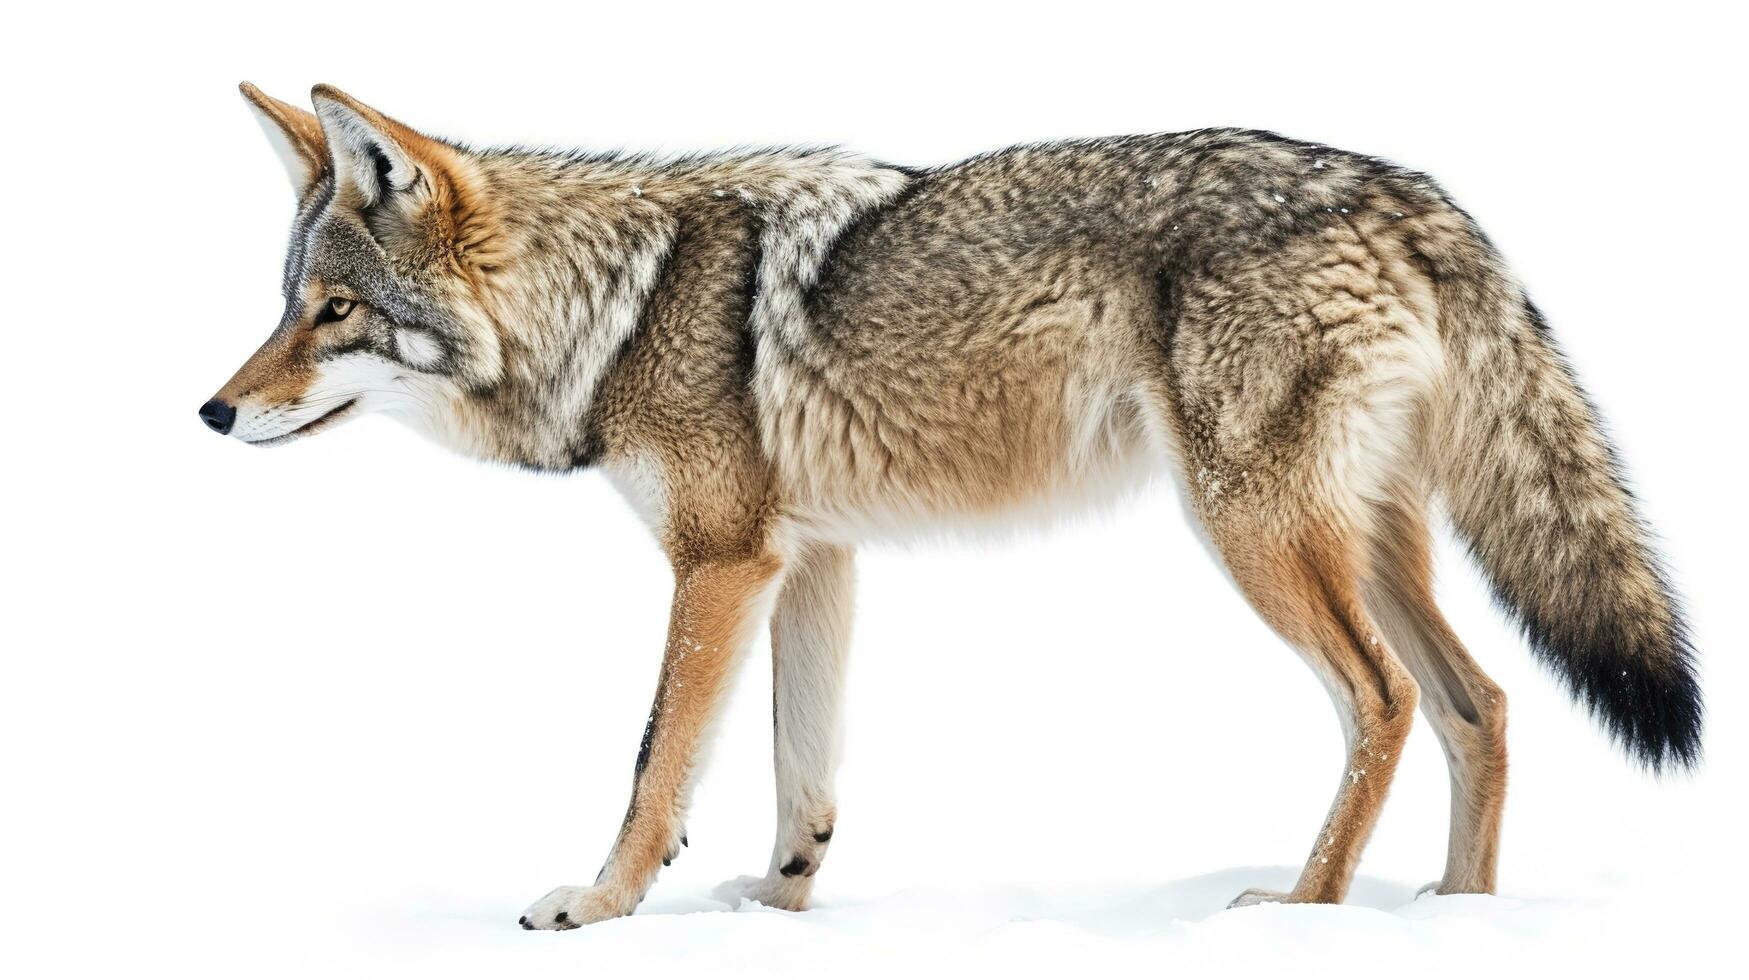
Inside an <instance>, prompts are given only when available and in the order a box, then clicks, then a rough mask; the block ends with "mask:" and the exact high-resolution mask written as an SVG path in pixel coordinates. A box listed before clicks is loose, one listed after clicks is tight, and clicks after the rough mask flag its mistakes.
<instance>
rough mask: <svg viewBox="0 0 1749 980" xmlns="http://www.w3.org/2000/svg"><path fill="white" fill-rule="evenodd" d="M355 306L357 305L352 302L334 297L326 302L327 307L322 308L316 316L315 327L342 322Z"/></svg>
mask: <svg viewBox="0 0 1749 980" xmlns="http://www.w3.org/2000/svg"><path fill="white" fill-rule="evenodd" d="M357 305H358V304H357V303H356V302H353V301H352V300H349V299H343V298H341V297H339V296H336V297H334V298H333V299H331V300H329V301H328V305H327V306H324V307H322V312H320V313H318V314H316V325H317V326H321V325H322V324H324V323H333V322H335V321H336V320H344V319H346V317H347V315H348V314H350V313H351V312H352V308H353V307H355V306H357Z"/></svg>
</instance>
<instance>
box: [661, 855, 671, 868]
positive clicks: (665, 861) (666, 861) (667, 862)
mask: <svg viewBox="0 0 1749 980" xmlns="http://www.w3.org/2000/svg"><path fill="white" fill-rule="evenodd" d="M673 863H674V859H673V858H666V857H665V858H663V859H662V867H664V868H666V867H668V866H669V865H670V864H673Z"/></svg>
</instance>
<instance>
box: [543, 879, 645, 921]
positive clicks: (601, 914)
mask: <svg viewBox="0 0 1749 980" xmlns="http://www.w3.org/2000/svg"><path fill="white" fill-rule="evenodd" d="M636 906H637V903H636V902H628V901H626V900H625V899H623V898H622V897H620V896H619V895H617V894H616V893H614V892H611V891H608V890H607V889H605V888H601V887H598V886H597V887H590V888H579V887H577V886H575V885H566V886H564V887H562V888H555V889H553V890H552V891H550V892H547V894H546V897H545V898H542V899H541V900H540V901H538V902H536V903H534V904H533V905H530V906H529V907H528V911H527V912H524V913H522V918H521V919H519V920H518V923H519V924H520V925H521V926H522V927H523V928H524V929H575V928H577V927H578V926H586V925H588V924H589V923H591V922H600V921H602V920H604V919H615V918H618V917H619V916H622V915H630V914H632V909H633V908H635V907H636Z"/></svg>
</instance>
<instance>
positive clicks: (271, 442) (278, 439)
mask: <svg viewBox="0 0 1749 980" xmlns="http://www.w3.org/2000/svg"><path fill="white" fill-rule="evenodd" d="M356 404H358V399H356V398H348V399H347V400H346V401H344V402H341V403H340V404H339V405H336V406H335V407H334V408H332V409H329V410H328V411H326V412H323V413H322V414H321V415H319V416H317V417H316V418H313V419H311V420H310V421H308V422H305V423H304V424H303V425H300V426H298V427H297V428H295V429H293V430H291V431H290V432H285V433H281V434H280V435H277V436H274V437H272V438H271V439H257V440H255V441H253V442H251V443H249V445H251V446H261V447H263V448H265V447H268V446H278V445H281V444H282V443H287V442H290V441H292V440H293V439H297V438H300V437H303V436H307V435H311V434H313V433H315V432H319V431H321V430H322V429H323V428H325V427H327V426H328V424H329V423H331V422H333V421H335V420H336V419H338V418H339V417H340V416H341V415H342V414H344V413H345V412H346V410H347V409H350V408H351V407H352V406H354V405H356Z"/></svg>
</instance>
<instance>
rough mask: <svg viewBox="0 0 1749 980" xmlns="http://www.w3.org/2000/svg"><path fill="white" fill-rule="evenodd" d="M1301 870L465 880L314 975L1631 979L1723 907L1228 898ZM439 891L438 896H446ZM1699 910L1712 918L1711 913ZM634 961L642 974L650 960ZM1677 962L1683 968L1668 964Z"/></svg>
mask: <svg viewBox="0 0 1749 980" xmlns="http://www.w3.org/2000/svg"><path fill="white" fill-rule="evenodd" d="M1294 873H1295V872H1294V871H1293V870H1292V869H1289V868H1285V867H1274V868H1234V869H1228V870H1223V871H1219V872H1214V873H1210V874H1204V875H1199V876H1196V877H1192V878H1186V879H1182V880H1178V881H1174V882H1168V883H1161V884H1153V885H1147V884H1135V883H1124V884H1114V883H1104V884H1099V885H1089V884H1079V885H1073V886H1061V885H1059V886H1051V885H1047V884H1045V883H1042V882H1035V883H1032V884H1013V883H1008V884H1000V883H987V884H981V885H977V886H958V887H944V886H923V885H919V886H914V887H910V888H905V889H902V890H898V891H894V892H890V893H884V894H871V893H863V892H855V891H852V892H848V893H837V894H834V895H832V897H829V898H828V899H826V900H825V901H823V902H822V903H821V905H820V907H819V908H817V909H815V910H812V911H810V912H807V913H800V914H798V913H792V912H782V911H776V910H772V909H767V908H765V907H763V906H760V905H757V904H755V903H752V902H744V903H743V904H742V905H741V907H739V908H738V909H730V908H729V907H728V906H726V905H723V904H721V903H718V902H715V901H712V900H710V899H706V898H699V897H693V896H685V897H663V898H656V897H653V898H652V899H651V900H650V901H648V902H647V903H646V907H645V908H644V909H643V910H641V911H640V912H639V913H638V914H637V915H634V916H632V917H630V918H626V919H618V920H613V921H610V922H605V923H599V924H597V925H593V926H588V927H585V928H584V929H581V930H575V931H572V932H568V933H524V932H522V931H521V930H516V929H513V928H512V929H507V928H505V921H504V920H503V917H502V915H501V914H500V911H501V910H500V909H498V908H497V907H495V906H494V905H492V904H491V903H490V902H487V901H483V899H484V898H485V896H481V895H477V894H471V895H454V896H449V897H448V899H449V900H448V901H444V900H441V899H440V900H438V901H435V902H433V903H432V904H430V905H428V906H427V907H425V908H423V909H420V910H417V911H416V912H415V913H413V914H411V915H406V916H399V917H395V918H391V919H388V920H386V921H377V922H371V923H368V925H364V924H355V925H354V927H353V928H351V929H345V930H343V931H344V933H345V936H344V940H343V941H341V942H338V943H333V942H332V941H331V945H330V946H328V947H327V948H326V949H324V950H322V951H320V952H319V953H316V954H315V955H311V954H310V953H309V951H308V950H307V949H306V950H305V951H304V955H305V956H308V957H309V958H308V959H307V960H306V961H305V962H304V963H303V964H302V968H303V969H304V970H307V971H308V972H309V973H310V974H311V975H323V976H337V975H354V974H353V973H352V971H353V970H355V969H356V968H357V966H358V965H359V964H360V963H365V964H370V965H371V967H372V969H374V970H375V971H378V972H376V973H375V974H374V975H377V976H419V977H477V976H485V975H494V976H515V977H568V976H576V975H578V974H580V973H587V974H588V975H592V976H634V975H639V976H674V977H687V976H694V977H695V976H707V975H709V976H730V977H742V976H745V977H770V976H803V975H821V976H833V977H890V976H893V975H895V974H900V975H903V974H904V973H906V972H909V971H918V972H920V973H921V975H924V976H937V975H939V976H954V975H961V974H962V973H964V972H969V971H976V972H977V973H978V974H979V975H994V976H1024V977H1047V976H1063V975H1065V974H1068V975H1084V976H1108V975H1111V976H1122V975H1134V974H1141V973H1147V974H1150V975H1153V974H1158V973H1160V972H1170V973H1172V974H1174V975H1181V976H1189V977H1198V976H1217V975H1221V976H1265V975H1283V976H1326V975H1329V976H1336V975H1341V976H1345V977H1370V976H1378V977H1391V976H1396V977H1400V976H1403V975H1405V974H1412V975H1415V976H1430V977H1444V976H1453V977H1456V976H1472V977H1473V976H1474V975H1476V972H1477V971H1505V975H1507V976H1528V975H1535V973H1536V972H1537V971H1543V970H1547V971H1554V972H1553V973H1552V974H1551V975H1556V976H1574V975H1583V974H1587V973H1588V974H1590V975H1596V976H1619V975H1624V974H1627V973H1630V972H1634V971H1636V970H1644V969H1648V968H1654V967H1655V968H1658V969H1659V970H1662V971H1671V970H1675V969H1680V968H1681V967H1682V965H1683V964H1685V963H1686V964H1688V965H1690V966H1693V967H1699V966H1701V965H1702V964H1703V962H1704V961H1703V959H1702V953H1701V952H1700V951H1698V950H1697V949H1695V948H1693V947H1691V946H1689V945H1688V944H1689V942H1690V941H1691V940H1692V938H1693V937H1694V935H1695V933H1696V932H1697V930H1698V929H1700V928H1701V925H1702V922H1706V921H1708V920H1709V919H1711V920H1715V921H1712V922H1710V923H1709V925H1710V926H1712V927H1716V928H1723V927H1724V925H1725V923H1724V922H1723V921H1722V918H1723V917H1722V915H1718V916H1713V915H1709V914H1707V913H1708V910H1707V909H1700V910H1690V911H1689V912H1683V911H1680V910H1677V909H1672V907H1671V906H1670V904H1669V903H1667V902H1662V901H1659V900H1657V899H1655V898H1650V897H1641V898H1637V899H1636V898H1634V897H1633V896H1631V895H1629V894H1626V893H1612V894H1609V895H1607V896H1606V897H1605V898H1601V899H1600V898H1599V897H1598V896H1596V895H1592V896H1590V897H1588V898H1584V899H1580V898H1575V897H1499V898H1497V897H1492V896H1481V895H1451V896H1438V895H1424V896H1422V897H1420V898H1416V897H1415V896H1414V890H1413V888H1412V887H1411V886H1408V885H1406V884H1404V883H1401V882H1390V881H1384V880H1380V879H1375V878H1370V877H1366V876H1362V877H1361V878H1360V879H1358V880H1357V881H1356V883H1355V887H1354V890H1353V894H1352V895H1351V897H1350V899H1349V902H1348V903H1347V904H1345V905H1341V906H1287V905H1277V904H1264V905H1259V906H1255V907H1251V908H1243V909H1232V910H1226V909H1224V908H1223V905H1224V904H1225V902H1226V901H1227V900H1229V899H1230V898H1231V897H1232V896H1233V895H1235V894H1237V893H1238V891H1240V890H1242V889H1243V888H1245V887H1248V886H1250V885H1254V884H1257V883H1259V882H1263V883H1267V884H1270V885H1272V886H1275V887H1284V888H1285V887H1286V886H1287V885H1289V884H1290V883H1291V881H1292V879H1293V875H1294ZM428 901H429V899H428ZM1694 912H1698V913H1700V914H1698V915H1696V914H1693V913H1694ZM634 971H635V972H634ZM1660 975H1669V974H1660Z"/></svg>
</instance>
